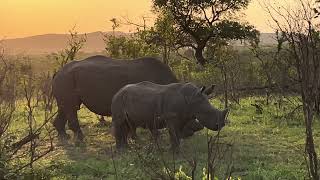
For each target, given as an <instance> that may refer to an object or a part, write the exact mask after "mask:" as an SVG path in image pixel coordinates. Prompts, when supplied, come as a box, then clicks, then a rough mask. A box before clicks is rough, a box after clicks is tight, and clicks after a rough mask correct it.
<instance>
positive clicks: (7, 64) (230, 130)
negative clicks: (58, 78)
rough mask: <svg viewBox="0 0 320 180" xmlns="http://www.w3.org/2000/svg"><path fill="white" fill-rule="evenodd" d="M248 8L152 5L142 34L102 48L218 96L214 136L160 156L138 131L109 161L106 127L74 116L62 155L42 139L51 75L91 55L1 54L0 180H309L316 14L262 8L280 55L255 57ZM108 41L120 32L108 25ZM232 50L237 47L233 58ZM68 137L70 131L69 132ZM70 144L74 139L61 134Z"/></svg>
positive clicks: (168, 0) (77, 49)
mask: <svg viewBox="0 0 320 180" xmlns="http://www.w3.org/2000/svg"><path fill="white" fill-rule="evenodd" d="M249 3H250V1H249V0H228V1H224V0H214V1H212V0H205V1H204V0H200V1H192V0H181V1H173V0H153V11H154V13H155V14H156V15H157V17H156V19H155V23H154V25H153V26H152V27H148V26H146V23H144V24H142V25H140V24H136V23H134V22H130V21H129V20H126V23H128V22H129V23H130V24H131V25H135V26H136V27H137V31H136V32H135V33H132V34H131V35H130V36H116V35H115V34H111V35H106V36H105V39H104V40H105V44H106V50H105V52H101V53H100V54H104V55H107V56H110V57H113V58H118V59H119V60H121V59H133V58H137V57H142V56H155V57H158V58H159V59H161V60H162V61H163V63H165V64H168V65H169V66H170V68H171V69H172V71H173V72H174V73H175V75H176V76H177V78H178V79H179V80H180V81H182V82H193V83H195V84H197V85H199V86H200V85H206V86H209V85H211V84H216V85H217V86H216V89H215V92H214V95H212V96H211V97H210V102H211V103H212V104H213V105H214V106H215V107H217V108H218V109H223V108H226V107H227V108H229V109H230V114H229V117H228V119H229V121H230V122H229V124H227V125H226V126H225V127H224V128H223V129H222V131H220V132H212V131H209V130H207V129H204V130H202V131H199V132H197V133H196V134H195V135H193V136H192V137H189V138H187V139H185V140H183V142H182V146H181V150H180V152H179V153H173V152H172V151H170V149H169V140H168V135H167V134H168V133H166V130H163V131H162V132H163V133H161V138H160V141H157V142H155V141H154V140H153V138H152V136H151V134H150V133H149V132H148V131H146V130H143V129H139V131H138V136H139V139H138V140H136V141H131V142H130V148H129V149H128V150H127V151H125V152H117V151H116V150H115V141H114V138H113V137H112V135H111V134H110V122H111V117H108V120H107V123H105V124H100V123H99V121H98V119H99V118H100V117H99V116H98V115H95V114H93V113H91V112H90V111H89V110H87V109H86V107H85V106H83V107H81V110H80V112H79V119H80V123H81V127H82V128H83V130H84V133H85V134H86V139H85V144H82V145H79V144H74V143H73V142H72V141H70V142H69V143H68V144H61V143H60V142H59V141H58V139H57V138H56V135H57V134H56V131H55V130H54V129H53V127H52V123H51V122H52V120H53V117H54V116H55V115H56V111H57V107H56V104H55V100H54V98H53V96H52V92H51V80H52V77H53V75H54V73H55V72H56V71H57V70H58V69H59V68H61V67H62V66H63V65H65V64H66V63H68V62H70V61H73V60H75V59H83V58H85V57H88V56H90V55H93V54H84V53H82V52H81V48H82V47H83V45H84V44H85V43H86V39H85V38H83V37H80V36H78V33H77V32H76V31H75V30H72V31H70V41H69V45H68V47H66V49H65V50H63V51H61V52H58V53H55V54H50V55H47V56H27V55H10V54H6V51H5V48H2V47H1V52H0V53H1V54H0V63H1V66H0V138H1V139H0V179H203V180H205V179H206V180H210V179H314V180H318V179H319V173H320V167H319V163H320V161H319V157H318V155H319V153H320V144H319V142H320V121H319V115H320V92H319V91H320V78H319V75H320V55H319V48H320V34H319V32H320V30H319V24H318V20H319V19H318V14H319V11H320V10H319V8H318V6H317V5H318V4H317V3H318V2H313V1H309V0H297V7H295V8H294V9H286V7H283V6H281V7H280V8H278V7H277V6H276V5H274V4H268V3H266V4H263V6H264V8H265V10H266V11H267V12H268V13H269V15H270V17H271V18H272V19H273V22H274V23H273V24H274V29H275V35H276V40H277V42H278V44H276V45H274V46H271V47H263V46H260V44H259V32H258V31H257V30H256V29H255V28H254V26H251V25H249V24H248V23H246V22H243V21H242V20H241V18H240V16H239V13H240V12H241V11H242V10H243V9H244V8H246V7H247V6H248V4H249ZM111 21H112V23H113V26H112V28H113V30H114V31H115V30H116V29H117V28H118V27H119V26H122V25H124V24H123V23H122V20H121V19H117V18H113V19H112V20H111ZM237 40H241V41H242V42H243V45H242V46H233V44H234V42H235V41H237ZM68 132H69V133H70V130H68ZM70 134H72V133H70Z"/></svg>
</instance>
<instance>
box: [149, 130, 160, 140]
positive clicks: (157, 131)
mask: <svg viewBox="0 0 320 180" xmlns="http://www.w3.org/2000/svg"><path fill="white" fill-rule="evenodd" d="M150 131H151V134H152V137H153V138H154V140H155V141H156V142H157V141H158V139H159V137H160V132H159V130H158V129H150Z"/></svg>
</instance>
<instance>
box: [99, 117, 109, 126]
mask: <svg viewBox="0 0 320 180" xmlns="http://www.w3.org/2000/svg"><path fill="white" fill-rule="evenodd" d="M99 125H100V126H107V125H108V122H107V121H106V120H105V119H104V116H100V118H99Z"/></svg>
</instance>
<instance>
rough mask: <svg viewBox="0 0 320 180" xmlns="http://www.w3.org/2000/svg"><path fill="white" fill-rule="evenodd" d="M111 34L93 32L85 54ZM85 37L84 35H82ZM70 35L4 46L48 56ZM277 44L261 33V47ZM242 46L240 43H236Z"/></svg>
mask: <svg viewBox="0 0 320 180" xmlns="http://www.w3.org/2000/svg"><path fill="white" fill-rule="evenodd" d="M106 33H107V34H110V33H111V32H100V31H98V32H92V33H88V34H86V35H87V42H86V44H85V46H84V47H83V49H82V51H84V52H101V51H103V50H104V48H105V44H104V41H103V34H106ZM116 35H124V36H126V35H128V33H124V32H116ZM81 36H83V34H81ZM68 38H69V35H68V34H44V35H37V36H30V37H25V38H16V39H6V40H5V41H4V45H5V47H6V49H7V50H9V52H12V53H26V54H46V53H52V52H58V51H60V50H62V49H64V48H65V47H66V46H67V43H68ZM274 44H276V41H275V35H274V34H273V33H261V45H263V46H270V45H274ZM234 45H235V46H241V44H240V42H239V41H237V42H236V43H234Z"/></svg>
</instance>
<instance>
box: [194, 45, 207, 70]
mask: <svg viewBox="0 0 320 180" xmlns="http://www.w3.org/2000/svg"><path fill="white" fill-rule="evenodd" d="M204 47H205V46H198V47H197V48H196V49H195V51H196V52H195V57H196V59H197V61H198V62H199V63H200V64H201V65H202V66H204V65H205V64H206V62H207V60H206V59H205V58H204V57H203V54H202V52H203V49H204Z"/></svg>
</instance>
